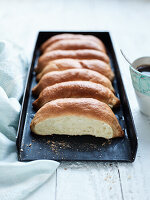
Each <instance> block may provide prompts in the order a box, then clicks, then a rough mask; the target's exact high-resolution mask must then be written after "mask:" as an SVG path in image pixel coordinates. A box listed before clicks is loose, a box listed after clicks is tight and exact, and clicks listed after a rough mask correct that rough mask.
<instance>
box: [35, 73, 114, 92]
mask: <svg viewBox="0 0 150 200" xmlns="http://www.w3.org/2000/svg"><path fill="white" fill-rule="evenodd" d="M67 81H90V82H94V83H99V84H102V85H104V86H105V87H107V88H109V89H110V90H112V91H113V92H114V89H113V87H112V84H111V82H110V80H109V79H108V78H106V77H105V76H103V75H102V74H100V73H98V72H95V71H92V70H89V69H68V70H65V71H54V72H49V73H47V74H45V75H44V76H43V77H42V78H41V80H40V82H39V83H38V84H37V85H36V86H35V87H34V88H33V89H32V93H33V94H34V95H39V94H40V92H41V91H42V90H43V89H45V88H46V87H48V86H51V85H54V84H56V83H61V82H67Z"/></svg>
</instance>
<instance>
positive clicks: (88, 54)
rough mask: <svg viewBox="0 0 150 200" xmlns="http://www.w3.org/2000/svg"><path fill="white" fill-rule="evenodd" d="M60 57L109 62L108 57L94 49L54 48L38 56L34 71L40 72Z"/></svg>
mask: <svg viewBox="0 0 150 200" xmlns="http://www.w3.org/2000/svg"><path fill="white" fill-rule="evenodd" d="M62 58H72V59H79V60H80V59H88V60H89V59H98V60H102V61H104V62H106V63H109V57H108V56H107V55H106V54H105V53H104V52H101V51H96V50H91V49H90V50H89V49H84V50H55V51H50V52H46V53H44V54H43V55H41V56H40V58H39V60H38V65H37V67H36V68H35V71H36V73H40V72H41V71H42V70H43V69H44V67H45V66H46V65H47V64H48V63H49V62H50V61H53V60H57V59H62Z"/></svg>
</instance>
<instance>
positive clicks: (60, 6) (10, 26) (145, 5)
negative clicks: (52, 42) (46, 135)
mask: <svg viewBox="0 0 150 200" xmlns="http://www.w3.org/2000/svg"><path fill="white" fill-rule="evenodd" d="M39 30H91V31H92V30H97V31H98V30H99V31H102V30H108V31H110V32H111V35H112V38H113V41H114V45H115V49H116V54H117V59H118V62H119V66H120V70H121V74H122V77H123V81H124V85H125V88H126V92H127V96H128V99H129V102H130V106H131V110H132V114H133V117H134V121H135V125H136V129H137V133H138V138H139V148H138V153H137V157H136V160H135V162H134V163H132V164H129V163H128V164H126V163H121V164H120V163H115V164H110V163H107V164H105V163H97V162H95V163H86V162H63V163H61V165H60V167H59V168H58V170H57V172H56V173H55V174H54V176H53V177H52V179H50V180H49V181H48V182H47V183H46V184H45V185H43V186H42V187H41V188H40V189H39V190H37V191H35V192H34V193H33V194H32V195H31V196H30V197H29V198H28V200H34V199H39V200H40V199H44V200H54V199H55V200H78V199H82V200H84V199H85V200H104V199H105V200H110V199H112V200H141V199H142V200H149V199H150V169H149V166H150V119H148V118H146V117H145V116H143V115H142V114H141V113H140V111H139V108H138V105H137V101H136V98H135V94H134V90H133V87H132V84H131V79H130V74H129V69H128V64H127V63H126V62H125V61H124V59H123V58H122V56H121V54H120V51H119V49H120V48H121V49H123V50H124V52H125V53H126V54H127V56H128V57H129V58H130V60H131V61H132V60H134V59H136V58H137V57H141V56H149V53H150V47H149V46H150V1H148V0H143V1H142V0H141V1H119V0H118V1H117V0H112V1H111V0H108V1H105V0H70V1H69V0H55V1H54V0H53V1H52V0H43V1H42V0H30V1H29V0H0V39H2V38H3V39H9V40H12V41H14V42H16V43H17V44H19V45H21V46H23V48H24V50H25V52H26V54H27V56H28V58H29V59H30V60H31V57H32V51H33V47H34V44H35V40H36V36H37V33H38V31H39Z"/></svg>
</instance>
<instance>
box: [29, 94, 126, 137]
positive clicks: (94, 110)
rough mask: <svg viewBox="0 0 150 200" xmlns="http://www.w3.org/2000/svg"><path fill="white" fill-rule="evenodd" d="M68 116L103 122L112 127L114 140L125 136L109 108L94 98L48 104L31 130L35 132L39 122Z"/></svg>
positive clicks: (35, 117) (42, 109)
mask: <svg viewBox="0 0 150 200" xmlns="http://www.w3.org/2000/svg"><path fill="white" fill-rule="evenodd" d="M66 115H69V116H71V115H76V116H83V117H88V118H91V119H96V120H100V121H103V122H105V123H107V124H109V125H110V126H111V127H112V129H113V134H114V135H113V138H115V137H123V136H124V132H123V131H122V129H121V126H120V125H119V122H118V120H117V118H116V117H115V115H114V113H113V112H112V110H111V109H110V108H109V106H107V104H105V103H103V102H100V101H98V100H96V99H92V98H80V99H72V98H71V99H70V98H68V99H57V100H54V101H51V102H48V103H47V104H45V105H44V106H43V107H42V108H40V110H39V111H38V112H37V113H36V114H35V116H34V118H33V120H32V122H31V125H30V128H31V130H32V131H33V132H34V128H35V126H36V124H38V123H39V122H41V121H43V120H45V119H47V118H56V117H60V116H66Z"/></svg>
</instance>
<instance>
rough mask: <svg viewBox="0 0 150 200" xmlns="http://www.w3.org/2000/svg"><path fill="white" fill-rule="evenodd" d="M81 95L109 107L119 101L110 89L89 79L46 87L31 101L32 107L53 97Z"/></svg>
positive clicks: (77, 96) (36, 107) (53, 98)
mask: <svg viewBox="0 0 150 200" xmlns="http://www.w3.org/2000/svg"><path fill="white" fill-rule="evenodd" d="M83 97H84V98H94V99H98V100H100V101H102V102H105V103H106V104H108V105H110V106H111V107H114V106H118V105H119V102H120V101H119V99H118V98H117V97H116V96H115V95H114V94H113V93H112V92H111V90H109V89H108V88H106V87H105V86H103V85H101V84H97V83H92V82H89V81H69V82H62V83H57V84H55V85H53V86H49V87H46V88H45V89H44V90H43V91H42V92H41V93H40V96H39V98H38V99H36V100H35V101H34V102H33V107H34V108H35V109H39V108H41V107H42V106H43V105H44V104H46V103H47V102H49V101H52V100H55V99H62V98H83Z"/></svg>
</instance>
